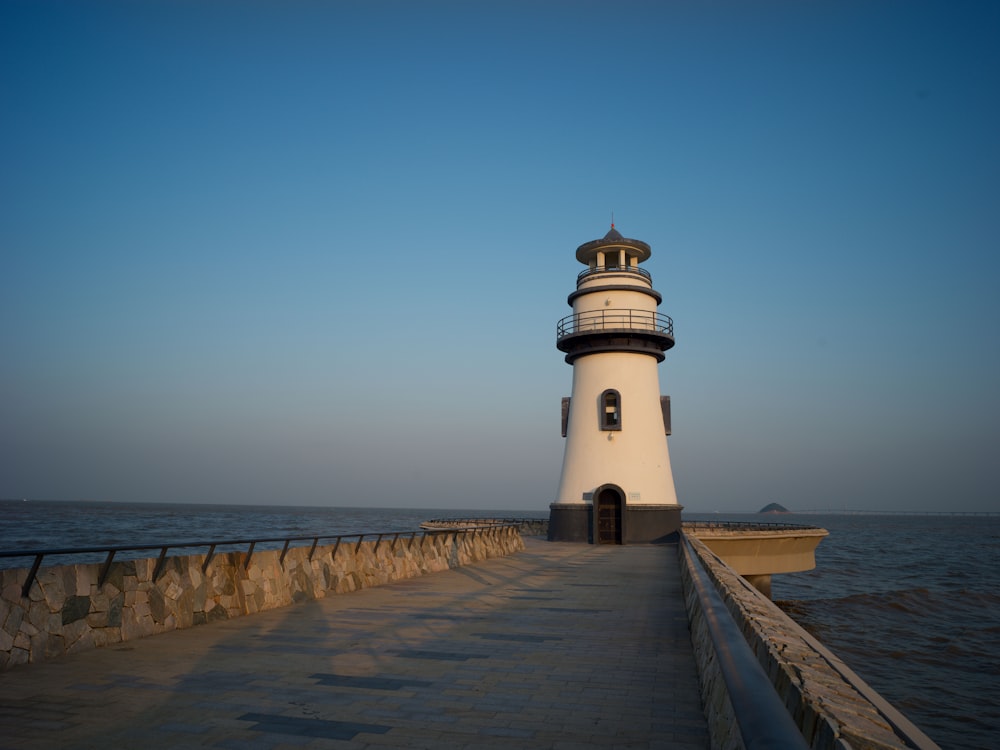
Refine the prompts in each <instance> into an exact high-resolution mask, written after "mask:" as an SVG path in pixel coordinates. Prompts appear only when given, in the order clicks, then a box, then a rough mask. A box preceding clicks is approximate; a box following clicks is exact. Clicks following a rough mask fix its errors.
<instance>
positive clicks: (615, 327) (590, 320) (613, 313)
mask: <svg viewBox="0 0 1000 750" xmlns="http://www.w3.org/2000/svg"><path fill="white" fill-rule="evenodd" d="M623 330H624V331H646V332H650V331H652V332H654V333H663V334H666V335H667V336H669V337H670V338H673V336H674V321H673V320H671V319H670V317H669V316H668V315H661V314H660V313H658V312H651V311H649V310H621V309H603V310H592V311H589V312H581V313H573V314H572V315H567V316H566V317H565V318H563V319H562V320H560V321H559V322H558V323H557V324H556V340H557V341H558V340H560V339H563V338H565V337H567V336H573V335H575V334H581V333H598V332H601V331H623Z"/></svg>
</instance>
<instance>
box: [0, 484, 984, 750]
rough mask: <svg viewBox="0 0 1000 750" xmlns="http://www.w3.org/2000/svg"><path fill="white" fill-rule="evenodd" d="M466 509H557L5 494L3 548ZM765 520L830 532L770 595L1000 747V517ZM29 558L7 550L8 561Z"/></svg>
mask: <svg viewBox="0 0 1000 750" xmlns="http://www.w3.org/2000/svg"><path fill="white" fill-rule="evenodd" d="M456 516H470V517H471V516H478V517H484V516H497V517H505V516H517V517H527V516H531V517H538V518H546V517H547V516H548V509H547V508H545V509H544V510H535V511H511V510H504V511H484V510H477V511H456V510H435V509H422V510H413V509H392V508H295V507H264V506H233V505H217V506H206V505H181V504H176V505H175V504H170V505H149V504H119V503H96V502H79V503H49V502H27V503H24V502H7V501H0V550H10V549H39V548H54V547H90V546H99V545H133V544H135V545H138V544H156V543H162V542H165V541H168V542H182V541H189V542H195V541H206V540H208V541H211V540H215V539H244V538H253V537H259V536H269V537H282V536H286V535H288V536H298V535H307V534H321V535H334V534H351V533H360V532H380V531H412V530H415V529H417V528H418V526H419V524H420V522H421V521H424V520H427V519H429V518H440V517H456ZM685 518H688V519H690V520H696V519H712V520H726V519H730V520H741V521H746V520H761V517H760V516H755V515H734V516H720V515H711V516H699V515H685ZM767 520H778V521H781V522H788V523H806V524H812V525H816V526H822V527H823V528H826V529H828V530H829V532H830V536H829V537H827V538H826V539H825V540H824V541H823V542H822V543H821V544H820V546H819V548H818V550H817V552H816V561H817V567H816V569H815V570H813V571H810V572H808V573H797V574H791V575H782V576H775V577H774V581H773V594H774V598H775V600H777V601H778V602H779V604H780V605H781V606H782V607H783V608H784V609H785V610H786V611H787V612H788V613H789V614H791V615H792V617H794V618H795V620H796V621H798V622H799V623H800V624H801V625H803V626H804V627H805V628H806V629H808V630H809V631H810V632H812V633H814V634H815V635H816V636H817V637H818V638H819V639H820V640H822V641H823V643H825V644H826V645H827V646H828V647H829V648H830V649H831V650H833V651H834V652H836V653H837V654H838V655H839V656H840V657H841V658H843V659H844V660H845V661H846V662H847V663H848V664H849V665H850V666H851V668H852V669H854V670H855V671H856V672H857V673H858V674H860V675H861V676H862V677H863V678H864V679H865V680H866V681H867V682H868V683H869V684H870V685H872V687H874V688H875V689H876V690H878V691H879V692H880V693H881V694H882V695H883V696H885V697H886V698H887V699H888V700H889V701H891V702H892V703H893V704H894V705H896V706H897V707H898V708H899V709H900V710H902V711H903V713H905V714H906V715H907V716H908V717H909V718H910V719H911V720H912V721H914V722H915V723H916V724H917V725H918V726H919V727H920V728H921V729H923V730H924V731H925V732H926V733H927V734H929V735H930V736H931V738H933V739H934V740H935V741H936V742H938V743H939V744H940V745H941V746H942V747H945V748H996V747H1000V517H997V516H904V515H869V514H865V515H828V516H817V515H801V516H794V515H790V516H781V517H779V518H774V519H772V518H770V517H768V519H767ZM65 560H66V558H61V559H60V558H53V560H52V562H53V563H55V562H57V561H60V562H62V561H65ZM28 562H29V561H26V560H24V559H21V560H11V561H5V560H3V559H0V566H2V567H11V566H26V565H27V564H28ZM47 562H48V561H47Z"/></svg>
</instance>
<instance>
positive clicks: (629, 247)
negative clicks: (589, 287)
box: [576, 224, 653, 265]
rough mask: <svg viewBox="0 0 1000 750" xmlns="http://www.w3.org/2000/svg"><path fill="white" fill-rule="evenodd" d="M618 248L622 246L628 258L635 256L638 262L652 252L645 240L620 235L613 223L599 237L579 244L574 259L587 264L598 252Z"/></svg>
mask: <svg viewBox="0 0 1000 750" xmlns="http://www.w3.org/2000/svg"><path fill="white" fill-rule="evenodd" d="M619 248H624V249H625V253H626V254H627V255H628V256H629V257H630V258H636V260H637V262H639V263H642V261H644V260H647V259H648V258H649V256H650V255H652V254H653V251H652V250H651V249H650V247H649V245H647V244H646V243H645V242H643V241H642V240H630V239H628V238H627V237H622V235H621V232H619V231H618V230H617V229H615V225H614V224H612V225H611V229H610V230H608V233H607V234H606V235H604V237H602V238H601V239H599V240H591V241H590V242H584V243H583V244H582V245H580V247H578V248H577V249H576V259H577V260H578V261H580V262H581V263H583V264H585V265H589V264H590V261H591V260H593V259H594V258H596V256H597V253H598V252H605V251H606V250H610V249H619Z"/></svg>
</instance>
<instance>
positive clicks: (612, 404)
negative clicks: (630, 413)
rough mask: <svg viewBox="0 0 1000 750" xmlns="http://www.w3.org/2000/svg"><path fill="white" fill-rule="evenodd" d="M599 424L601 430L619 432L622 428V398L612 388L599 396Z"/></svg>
mask: <svg viewBox="0 0 1000 750" xmlns="http://www.w3.org/2000/svg"><path fill="white" fill-rule="evenodd" d="M599 408H600V410H601V413H600V424H601V429H602V430H620V429H621V428H622V397H621V394H620V393H618V391H616V390H615V389H614V388H608V390H606V391H605V392H604V393H602V394H601V404H600V407H599Z"/></svg>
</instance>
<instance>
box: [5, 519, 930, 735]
mask: <svg viewBox="0 0 1000 750" xmlns="http://www.w3.org/2000/svg"><path fill="white" fill-rule="evenodd" d="M423 526H424V528H423V529H422V530H421V531H419V532H391V533H374V534H354V535H349V536H348V537H342V536H341V537H329V538H319V537H317V538H311V544H308V545H307V546H291V541H292V540H284V541H282V540H270V543H271V544H272V546H274V545H275V543H276V542H281V544H280V548H279V546H274V548H273V549H263V550H262V549H260V547H259V546H258V544H257V542H260V541H261V540H249V542H248V544H247V546H246V547H245V551H229V552H221V553H220V552H218V551H217V548H218V547H220V546H222V547H226V546H231V545H232V544H233V543H234V542H230V543H228V545H227V544H225V543H223V542H217V543H208V551H207V552H206V553H203V554H194V555H180V556H168V555H167V551H168V550H170V549H178V548H179V549H181V550H183V549H184V548H189V547H190V546H191V545H190V544H164V545H158V546H157V548H158V549H159V550H160V555H159V557H158V558H147V559H141V560H130V561H119V560H116V559H113V558H114V556H115V555H116V554H117V553H118V552H124V551H125V550H124V549H119V548H114V549H112V550H110V551H107V557H106V558H105V562H104V563H97V562H94V563H77V564H71V565H63V566H55V567H40V566H39V556H40V555H41V556H42V557H43V558H44V559H48V558H47V557H45V555H51V554H63V553H66V552H67V551H66V550H63V551H52V550H38V551H26V552H25V551H22V552H5V553H0V554H2V555H3V556H8V557H10V556H25V555H29V556H34V558H35V564H33V565H32V568H31V569H30V570H29V569H26V568H22V569H10V570H0V583H2V586H0V588H2V592H0V593H2V596H0V626H2V627H0V641H2V642H0V646H2V647H3V648H4V649H7V650H6V651H0V656H4V657H5V658H6V659H7V662H6V663H5V672H4V673H3V674H0V750H7V749H8V748H18V750H21V749H30V748H49V747H67V748H91V747H93V748H98V747H99V748H102V750H103V748H106V747H107V746H108V744H109V743H119V744H121V745H122V746H124V747H132V746H138V745H140V744H141V746H143V747H164V748H166V747H170V748H174V747H210V748H236V747H238V748H241V750H242V749H243V748H267V749H268V750H270V749H271V748H284V747H289V748H290V747H332V746H337V747H354V748H369V747H370V748H377V747H409V748H417V747H426V748H431V747H433V748H437V747H443V748H481V747H510V746H511V745H516V746H517V747H526V748H589V747H663V748H693V747H702V748H706V747H712V748H749V749H750V750H755V749H756V748H764V749H766V748H775V747H781V748H788V749H789V750H791V749H792V748H807V747H811V748H814V750H845V749H846V748H850V747H866V748H885V749H886V750H888V749H889V748H918V749H920V750H924V749H925V748H926V749H928V750H930V749H931V748H936V747H937V746H936V745H935V744H934V743H933V742H932V741H931V740H930V739H929V738H928V737H926V735H924V734H923V733H922V732H921V731H920V730H919V728H917V727H915V726H914V725H913V724H912V723H910V722H909V721H908V720H907V719H906V717H904V716H903V715H902V714H900V713H899V711H897V710H896V709H895V708H894V707H893V706H892V705H890V704H889V703H888V702H887V701H885V700H884V699H883V698H882V697H881V696H879V695H878V693H876V692H875V691H874V690H872V689H871V688H870V687H869V686H868V685H867V684H866V683H864V681H863V680H862V679H861V678H860V677H858V676H857V675H856V674H854V673H853V672H852V671H851V670H850V668H848V667H847V665H846V664H844V663H843V662H842V661H841V660H840V659H839V658H837V656H836V655H834V654H833V653H831V652H830V651H829V650H828V649H826V648H825V647H824V646H823V644H821V643H819V642H818V641H817V640H816V639H815V638H813V637H812V636H811V635H810V634H808V633H806V632H805V631H804V630H802V628H800V627H799V626H798V625H797V624H796V623H795V622H794V621H792V620H791V619H790V618H789V617H788V616H787V615H785V614H784V613H783V612H781V610H780V609H778V608H777V607H776V606H775V605H774V604H773V602H771V601H770V599H769V598H768V597H767V596H766V595H765V594H763V593H761V591H759V587H758V586H755V585H753V584H754V582H753V581H752V580H751V579H752V578H753V576H752V575H741V572H740V571H739V570H738V569H735V568H733V567H731V566H730V565H728V564H727V562H726V560H725V559H723V557H721V556H720V553H718V552H717V551H715V550H713V549H712V548H711V543H712V539H711V538H706V539H705V540H702V539H700V538H699V535H700V534H703V533H704V529H702V530H700V531H699V529H698V527H697V526H692V529H691V532H692V533H690V534H689V533H687V532H686V531H682V532H681V533H680V534H679V536H678V538H677V540H676V541H674V542H669V543H663V544H655V545H625V546H622V545H600V544H599V545H593V544H579V543H575V542H548V541H543V539H542V538H541V537H539V536H531V534H538V533H541V532H542V531H543V526H544V522H543V523H542V524H541V525H539V524H538V522H537V521H536V520H533V519H528V520H524V519H521V520H518V519H504V520H502V521H501V520H498V519H451V520H445V521H433V522H427V523H425V524H424V525H423ZM745 531H748V533H750V534H751V536H752V537H753V538H754V539H756V538H757V537H759V536H760V535H761V534H762V533H763V532H762V531H761V530H759V529H745ZM772 531H773V530H772ZM785 531H788V530H787V529H786V530H785ZM792 531H794V529H792ZM800 531H801V529H800V530H799V531H796V532H795V533H799V532H800ZM731 533H736V530H734V531H732V532H731ZM782 533H784V532H782V531H781V530H778V534H779V537H781V534H782ZM709 537H711V535H709ZM781 538H783V537H781ZM247 541H248V540H242V542H247ZM299 541H305V539H303V540H299ZM779 541H780V539H779ZM242 542H240V543H242ZM320 542H326V543H324V544H321V543H320ZM759 542H760V540H759V539H758V540H757V541H756V542H754V543H755V544H757V543H759ZM132 549H133V551H137V550H144V549H146V547H141V548H132ZM76 551H77V552H79V550H76ZM43 553H44V554H43ZM737 562H739V560H737ZM150 636H153V637H150ZM332 742H335V743H336V744H335V745H333V744H331V743H332Z"/></svg>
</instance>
